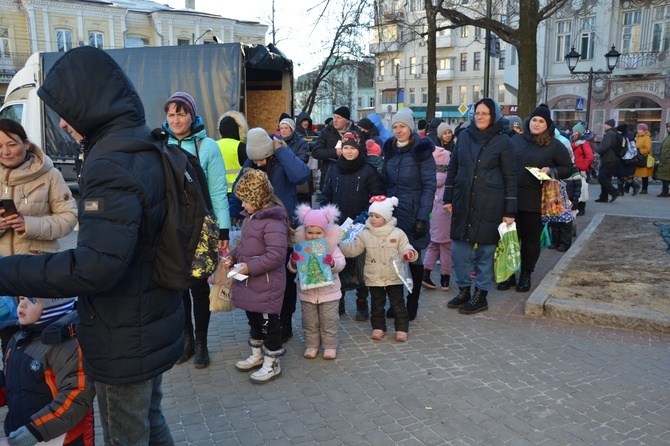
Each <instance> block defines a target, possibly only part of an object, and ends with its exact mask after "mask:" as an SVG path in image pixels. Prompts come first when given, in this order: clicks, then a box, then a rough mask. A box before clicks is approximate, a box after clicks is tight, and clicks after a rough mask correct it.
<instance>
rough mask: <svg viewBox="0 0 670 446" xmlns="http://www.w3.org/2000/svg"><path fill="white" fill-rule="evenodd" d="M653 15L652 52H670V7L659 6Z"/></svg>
mask: <svg viewBox="0 0 670 446" xmlns="http://www.w3.org/2000/svg"><path fill="white" fill-rule="evenodd" d="M653 14H654V15H653V17H654V23H653V24H652V32H651V50H652V51H653V52H656V53H666V52H668V51H670V6H665V7H664V6H657V7H655V8H654V11H653Z"/></svg>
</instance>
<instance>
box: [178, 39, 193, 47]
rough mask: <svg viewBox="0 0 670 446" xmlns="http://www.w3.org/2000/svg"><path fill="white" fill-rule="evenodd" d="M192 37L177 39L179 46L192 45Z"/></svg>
mask: <svg viewBox="0 0 670 446" xmlns="http://www.w3.org/2000/svg"><path fill="white" fill-rule="evenodd" d="M190 44H191V39H177V46H182V45H190Z"/></svg>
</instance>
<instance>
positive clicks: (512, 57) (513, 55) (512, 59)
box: [509, 45, 516, 66]
mask: <svg viewBox="0 0 670 446" xmlns="http://www.w3.org/2000/svg"><path fill="white" fill-rule="evenodd" d="M509 49H510V50H509V64H510V66H514V65H516V47H515V46H514V45H510V46H509Z"/></svg>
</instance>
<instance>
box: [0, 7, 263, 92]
mask: <svg viewBox="0 0 670 446" xmlns="http://www.w3.org/2000/svg"><path fill="white" fill-rule="evenodd" d="M266 32H267V26H266V25H263V24H261V23H257V22H246V21H239V20H235V19H227V18H224V17H221V16H218V15H215V14H208V13H202V12H197V11H195V10H193V9H174V8H170V7H169V6H166V5H162V4H159V3H156V2H152V1H147V0H136V1H126V0H116V1H114V2H108V1H96V0H84V1H78V0H64V1H57V0H0V100H1V99H2V98H4V96H5V93H6V90H7V84H8V83H9V81H10V80H11V78H12V76H13V75H14V74H15V73H16V72H17V71H18V70H19V69H21V68H22V67H23V66H24V64H25V62H26V60H27V59H28V57H29V56H30V55H31V54H32V53H35V52H39V51H46V52H49V51H67V50H68V49H71V48H73V47H75V46H81V45H93V46H96V47H99V48H103V49H114V48H128V47H137V46H170V45H194V44H195V45H201V44H207V43H217V42H221V43H228V42H244V43H250V44H255V43H256V44H265V34H266Z"/></svg>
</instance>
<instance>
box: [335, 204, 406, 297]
mask: <svg viewBox="0 0 670 446" xmlns="http://www.w3.org/2000/svg"><path fill="white" fill-rule="evenodd" d="M340 249H341V250H342V253H343V254H344V255H345V256H346V257H356V256H358V255H360V254H362V253H363V252H365V271H364V275H365V285H366V286H389V285H402V281H401V280H400V278H399V277H398V275H397V274H396V272H395V271H394V270H393V266H392V265H391V257H392V256H394V255H396V254H400V255H401V256H402V255H404V254H405V253H406V252H407V251H412V253H413V258H414V259H418V257H419V253H418V252H416V249H414V248H413V247H412V245H411V244H410V243H409V240H408V239H407V235H405V233H404V232H403V231H402V229H398V228H396V219H395V217H392V218H391V220H390V221H387V222H386V224H385V225H384V226H382V227H380V228H373V227H372V226H371V225H370V220H369V219H368V221H366V222H365V229H363V232H361V233H360V234H358V236H357V237H356V239H355V240H353V241H351V242H340Z"/></svg>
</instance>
